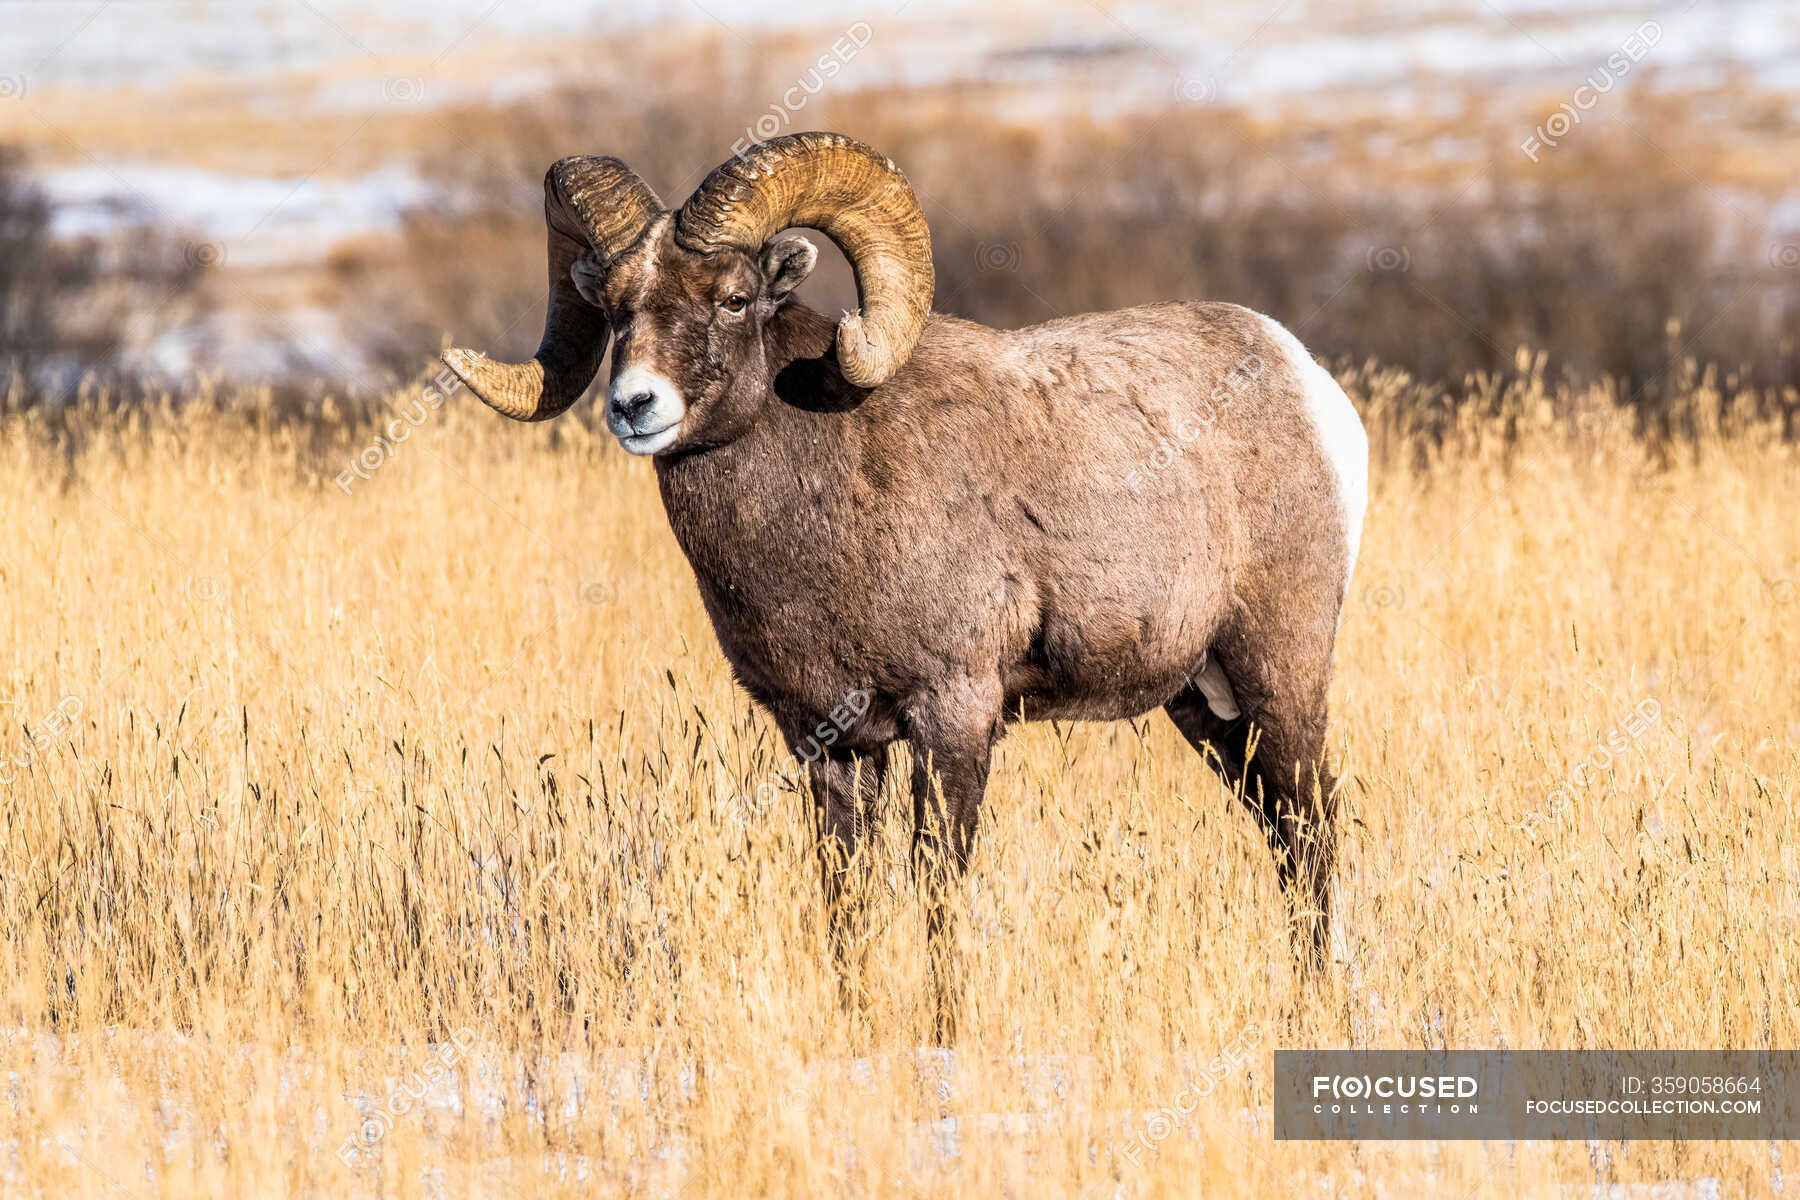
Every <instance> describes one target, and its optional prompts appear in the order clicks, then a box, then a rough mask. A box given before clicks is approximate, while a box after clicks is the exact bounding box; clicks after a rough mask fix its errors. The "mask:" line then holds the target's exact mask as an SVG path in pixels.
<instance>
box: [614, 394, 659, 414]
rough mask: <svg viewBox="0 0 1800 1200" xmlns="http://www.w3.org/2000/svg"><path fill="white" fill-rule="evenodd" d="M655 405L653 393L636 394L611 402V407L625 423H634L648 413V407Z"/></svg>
mask: <svg viewBox="0 0 1800 1200" xmlns="http://www.w3.org/2000/svg"><path fill="white" fill-rule="evenodd" d="M655 403H656V393H655V392H636V393H634V394H632V395H630V396H621V397H619V398H618V399H617V400H615V401H614V402H613V405H614V407H616V408H617V409H618V410H619V415H620V416H622V417H624V418H625V419H626V420H627V421H636V420H637V419H638V418H639V417H641V416H643V415H644V414H645V413H647V412H649V411H650V406H651V405H653V404H655Z"/></svg>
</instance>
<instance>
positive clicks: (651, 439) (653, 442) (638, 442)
mask: <svg viewBox="0 0 1800 1200" xmlns="http://www.w3.org/2000/svg"><path fill="white" fill-rule="evenodd" d="M680 436H681V422H680V421H676V422H674V423H673V424H670V425H664V426H663V427H662V428H661V429H652V430H649V431H648V432H645V433H622V434H620V435H619V445H621V446H623V447H625V450H626V452H627V453H629V454H655V453H656V452H657V451H659V450H666V449H668V448H669V446H671V445H672V444H674V441H675V439H676V438H678V437H680Z"/></svg>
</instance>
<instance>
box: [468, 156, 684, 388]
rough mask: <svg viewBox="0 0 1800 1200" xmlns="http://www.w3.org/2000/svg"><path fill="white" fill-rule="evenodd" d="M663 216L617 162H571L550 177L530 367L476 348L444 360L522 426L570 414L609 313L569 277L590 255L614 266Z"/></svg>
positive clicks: (595, 359) (601, 350)
mask: <svg viewBox="0 0 1800 1200" xmlns="http://www.w3.org/2000/svg"><path fill="white" fill-rule="evenodd" d="M662 213H663V207H662V205H661V204H659V203H658V202H657V199H656V194H655V193H654V192H652V191H651V190H650V188H649V186H648V185H647V184H645V183H644V181H643V180H641V179H639V178H638V177H637V174H636V173H635V172H634V171H632V169H631V168H630V167H628V166H626V165H625V164H624V163H622V162H620V161H619V160H618V159H616V158H596V157H593V156H591V155H580V156H577V157H574V158H565V159H562V160H560V161H559V162H557V163H556V165H554V166H552V167H551V168H550V170H549V172H548V173H547V174H546V175H545V176H544V224H545V225H546V226H547V227H548V229H549V239H550V247H549V258H550V303H549V309H548V311H547V312H546V313H545V314H544V336H543V339H542V341H540V342H539V344H538V348H537V353H536V354H535V355H534V356H533V357H532V358H531V360H530V361H529V362H522V363H503V362H495V361H494V360H492V359H489V358H486V357H484V356H482V355H480V354H478V353H476V352H474V351H471V350H446V351H445V352H444V355H443V358H444V363H445V365H446V366H448V367H449V368H450V369H451V370H452V371H454V372H456V375H457V377H458V378H459V379H461V380H462V381H463V382H464V383H466V384H467V385H468V386H469V390H470V391H472V392H474V393H475V394H476V395H477V396H479V397H481V399H482V400H483V401H485V402H486V403H487V404H488V405H489V406H490V407H492V408H495V409H497V410H499V411H500V412H503V413H505V414H506V415H507V416H509V417H513V418H515V419H517V420H520V421H542V420H545V419H547V418H550V417H554V416H556V415H557V414H558V413H561V412H563V411H564V410H566V409H567V408H568V407H569V406H570V405H571V404H573V403H575V401H576V400H578V399H580V398H581V394H582V393H583V392H585V391H586V390H587V386H588V384H590V383H592V382H593V381H594V375H595V374H596V373H597V372H598V371H599V370H600V360H601V359H602V358H604V357H605V355H606V335H607V328H606V315H605V314H604V313H603V312H601V311H600V310H599V309H597V308H595V307H594V306H592V305H591V304H589V303H588V302H587V301H585V300H583V299H582V298H581V294H580V293H579V292H577V291H576V290H575V283H574V281H573V280H572V279H571V278H570V277H569V268H570V267H572V266H573V265H574V263H575V260H576V259H578V258H580V257H581V256H582V255H583V254H586V253H588V252H589V251H590V250H591V251H592V252H593V253H594V254H596V255H597V256H598V257H599V259H600V261H601V262H602V263H610V262H612V261H613V260H614V259H616V258H618V256H619V255H620V254H622V253H624V251H625V250H626V249H628V248H629V247H630V246H631V244H632V243H633V242H635V241H637V239H638V238H639V237H640V236H641V235H642V234H643V232H644V230H645V229H646V228H648V227H649V225H650V224H651V222H653V221H655V220H656V219H657V218H658V217H659V216H661V215H662Z"/></svg>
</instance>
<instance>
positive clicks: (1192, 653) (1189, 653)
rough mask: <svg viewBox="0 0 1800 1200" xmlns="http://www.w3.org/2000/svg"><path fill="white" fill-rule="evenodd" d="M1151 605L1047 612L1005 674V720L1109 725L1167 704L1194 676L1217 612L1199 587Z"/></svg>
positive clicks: (1160, 598)
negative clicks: (1090, 722) (1092, 722)
mask: <svg viewBox="0 0 1800 1200" xmlns="http://www.w3.org/2000/svg"><path fill="white" fill-rule="evenodd" d="M1178 586H1179V585H1178ZM1153 599H1154V600H1155V601H1156V602H1155V603H1149V604H1141V605H1131V604H1128V603H1124V602H1120V603H1117V604H1113V605H1105V606H1094V607H1088V608H1085V609H1081V610H1079V611H1072V610H1068V611H1066V610H1059V609H1056V608H1051V609H1050V610H1048V611H1046V612H1045V614H1044V616H1043V620H1042V621H1041V623H1040V624H1039V625H1038V627H1037V628H1036V629H1034V630H1033V631H1032V636H1031V638H1030V641H1029V644H1028V647H1027V649H1026V652H1025V653H1024V654H1023V655H1022V656H1020V657H1019V658H1018V659H1017V660H1016V661H1015V662H1014V663H1013V664H1012V666H1011V668H1010V669H1009V671H1008V672H1007V678H1006V680H1005V684H1006V691H1007V712H1008V717H1009V718H1010V719H1014V720H1018V719H1024V720H1028V721H1031V720H1049V719H1057V720H1071V721H1116V720H1121V719H1124V718H1126V717H1134V716H1138V715H1140V714H1142V713H1145V712H1148V711H1150V710H1151V709H1154V708H1156V707H1158V706H1159V705H1161V704H1163V703H1165V702H1166V701H1168V700H1169V698H1170V697H1172V696H1174V695H1175V693H1177V692H1179V691H1180V690H1181V689H1182V688H1183V687H1184V686H1186V685H1187V683H1188V681H1189V679H1190V677H1191V676H1192V674H1193V673H1194V672H1196V671H1198V670H1199V669H1200V666H1201V664H1202V663H1203V662H1204V660H1205V656H1206V648H1207V646H1208V644H1209V643H1210V641H1211V640H1212V638H1213V636H1214V634H1215V633H1216V632H1217V629H1218V626H1219V623H1220V612H1219V606H1218V605H1216V604H1215V603H1213V602H1212V600H1213V597H1212V596H1211V595H1210V594H1208V590H1207V589H1204V588H1198V587H1197V588H1195V589H1193V590H1191V591H1188V592H1186V593H1182V592H1179V591H1177V592H1174V593H1172V594H1171V593H1164V594H1162V595H1159V596H1156V597H1154V598H1153Z"/></svg>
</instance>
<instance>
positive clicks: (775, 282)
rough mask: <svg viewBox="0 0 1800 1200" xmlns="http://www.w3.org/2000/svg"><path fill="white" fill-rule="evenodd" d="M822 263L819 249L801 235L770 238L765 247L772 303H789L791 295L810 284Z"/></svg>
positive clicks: (764, 262) (764, 269) (765, 275)
mask: <svg viewBox="0 0 1800 1200" xmlns="http://www.w3.org/2000/svg"><path fill="white" fill-rule="evenodd" d="M818 261H819V248H818V247H817V246H815V245H813V244H812V243H811V242H809V241H807V240H806V238H805V237H803V236H802V235H800V234H798V233H784V234H782V235H781V236H780V237H777V238H770V239H769V244H768V245H767V246H764V247H763V252H762V273H763V280H764V282H765V283H766V284H767V286H768V290H769V299H771V300H786V299H787V297H788V293H789V292H791V291H793V290H794V289H795V288H797V287H799V286H800V285H801V284H802V283H804V282H806V277H807V276H808V275H811V274H812V269H813V266H814V265H815V264H816V263H817V262H818Z"/></svg>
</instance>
